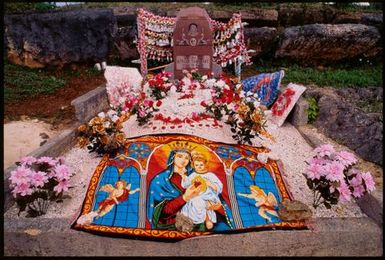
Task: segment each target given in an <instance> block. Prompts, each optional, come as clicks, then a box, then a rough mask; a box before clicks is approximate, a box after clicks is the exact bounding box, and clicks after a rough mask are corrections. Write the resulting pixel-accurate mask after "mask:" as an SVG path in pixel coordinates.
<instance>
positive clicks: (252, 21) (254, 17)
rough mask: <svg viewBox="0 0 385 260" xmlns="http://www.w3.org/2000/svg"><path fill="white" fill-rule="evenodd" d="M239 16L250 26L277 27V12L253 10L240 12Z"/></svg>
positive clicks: (272, 10)
mask: <svg viewBox="0 0 385 260" xmlns="http://www.w3.org/2000/svg"><path fill="white" fill-rule="evenodd" d="M241 15H242V21H245V22H247V23H249V25H250V26H277V25H278V11H277V10H274V9H259V8H253V9H250V10H247V11H241ZM230 17H231V16H230Z"/></svg>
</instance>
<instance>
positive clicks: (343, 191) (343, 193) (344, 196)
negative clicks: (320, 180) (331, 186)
mask: <svg viewBox="0 0 385 260" xmlns="http://www.w3.org/2000/svg"><path fill="white" fill-rule="evenodd" d="M337 190H338V191H339V193H340V201H341V202H342V203H346V202H348V201H350V199H351V197H352V193H351V192H350V189H349V187H348V185H346V183H345V182H344V181H342V182H341V183H340V186H339V187H338V188H337Z"/></svg>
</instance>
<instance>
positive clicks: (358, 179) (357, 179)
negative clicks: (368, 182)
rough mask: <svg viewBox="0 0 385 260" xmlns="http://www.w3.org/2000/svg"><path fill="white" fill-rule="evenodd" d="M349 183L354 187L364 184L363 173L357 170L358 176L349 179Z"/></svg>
mask: <svg viewBox="0 0 385 260" xmlns="http://www.w3.org/2000/svg"><path fill="white" fill-rule="evenodd" d="M349 184H350V185H351V186H353V187H355V186H360V185H361V184H362V178H361V173H360V172H357V174H356V176H355V177H353V178H352V179H351V180H350V181H349Z"/></svg>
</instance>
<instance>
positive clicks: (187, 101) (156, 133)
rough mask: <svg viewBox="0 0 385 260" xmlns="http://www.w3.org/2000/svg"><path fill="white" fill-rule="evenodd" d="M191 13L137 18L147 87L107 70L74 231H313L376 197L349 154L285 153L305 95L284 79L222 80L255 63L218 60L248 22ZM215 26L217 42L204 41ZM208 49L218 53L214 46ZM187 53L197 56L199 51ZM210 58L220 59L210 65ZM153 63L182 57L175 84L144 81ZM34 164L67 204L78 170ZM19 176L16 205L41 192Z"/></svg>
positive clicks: (169, 79)
mask: <svg viewBox="0 0 385 260" xmlns="http://www.w3.org/2000/svg"><path fill="white" fill-rule="evenodd" d="M192 10H193V11H194V12H193V14H195V16H194V15H190V16H189V15H188V14H189V12H188V10H187V11H183V12H181V14H180V17H179V19H176V20H175V19H173V18H161V17H156V16H154V15H152V14H151V13H149V12H146V11H144V10H139V14H138V27H139V36H140V37H139V40H138V49H139V50H140V52H141V60H142V62H141V69H142V75H144V77H143V80H142V81H140V80H138V79H139V77H138V75H137V74H136V75H134V74H132V75H131V74H130V75H131V76H132V77H131V76H130V77H129V76H128V77H125V78H121V79H117V77H116V76H115V75H114V73H113V72H114V69H113V68H111V67H110V68H108V67H107V70H106V73H107V74H108V76H107V80H108V83H107V90H108V98H109V101H110V105H111V108H112V109H111V110H110V111H108V112H107V113H103V112H101V113H100V114H99V115H98V116H97V117H95V118H93V119H91V120H90V121H89V122H88V123H86V124H83V125H81V126H80V127H79V129H78V135H79V139H78V141H79V145H80V147H81V148H87V149H88V150H89V151H90V152H93V153H96V154H98V155H99V156H101V157H102V159H101V160H100V159H98V160H99V162H98V163H97V164H96V163H95V162H96V161H95V160H96V159H97V158H95V159H94V160H93V162H94V163H93V165H94V166H93V167H91V169H88V172H89V173H92V174H89V179H88V180H89V183H88V185H87V187H88V188H87V190H86V191H85V193H84V192H83V193H84V197H85V199H84V201H83V203H82V205H81V207H80V211H79V212H77V213H76V214H75V218H74V220H73V223H72V227H73V228H74V229H77V230H84V231H89V232H96V233H101V234H105V235H107V234H108V235H123V236H129V237H131V236H137V237H157V238H165V239H184V238H188V237H193V236H201V235H209V234H215V233H231V232H236V231H249V230H265V229H270V230H271V229H299V228H300V229H303V228H309V225H308V222H307V220H308V219H309V218H311V216H312V211H311V210H310V209H309V207H308V206H310V205H312V206H313V207H314V208H315V209H316V214H318V215H325V214H326V215H327V214H336V213H335V212H334V213H325V209H323V210H322V209H321V210H320V209H317V207H319V206H320V205H324V206H325V207H326V208H330V207H331V205H333V204H337V203H338V201H339V199H340V200H343V201H345V202H349V201H351V199H352V198H358V197H360V196H362V195H363V194H364V193H366V192H370V191H372V190H373V187H374V186H373V180H372V179H371V176H370V174H369V175H368V174H367V173H365V174H364V173H360V172H358V171H351V170H352V167H351V166H352V165H354V164H355V163H356V161H357V160H356V158H355V157H354V156H353V155H352V154H350V153H346V152H340V153H337V152H336V151H334V149H333V148H332V147H330V146H327V145H326V146H322V147H320V148H318V150H317V149H316V150H315V151H314V152H317V154H316V155H315V156H314V158H313V159H312V160H311V161H310V166H309V167H307V166H306V164H305V163H304V162H303V163H299V162H298V161H299V158H306V157H308V158H309V157H310V154H312V152H311V149H310V148H309V147H307V148H306V149H304V150H303V151H302V153H300V151H298V150H296V151H291V153H292V154H294V155H290V153H287V152H286V151H285V149H288V150H290V148H287V147H290V146H292V147H294V146H295V145H298V144H297V143H296V140H298V136H297V137H295V134H293V135H292V136H285V135H284V134H283V132H282V131H281V126H282V124H283V123H284V121H285V119H286V117H287V116H288V114H289V112H290V111H291V109H292V108H293V107H294V105H295V103H296V101H297V100H298V98H299V96H300V95H301V94H302V93H303V92H304V91H305V88H304V87H303V86H299V85H296V84H289V85H288V86H287V87H286V88H285V89H280V87H281V84H280V82H281V79H282V77H284V72H283V71H279V72H275V73H265V74H260V75H256V76H255V77H251V78H248V79H244V80H241V81H240V80H239V77H233V78H232V77H229V76H227V75H225V74H223V73H221V74H217V75H215V73H213V70H214V66H215V65H214V64H215V62H216V61H220V62H219V63H220V64H224V65H225V64H226V63H227V62H230V61H231V60H232V59H234V62H237V63H238V64H241V62H242V60H244V59H247V58H246V57H247V51H246V50H245V51H246V52H244V51H243V49H240V51H239V52H238V54H237V55H238V56H237V55H235V56H231V55H228V56H226V57H227V58H226V60H218V56H221V53H222V51H223V50H224V49H227V48H228V47H223V48H222V47H221V45H219V47H218V46H216V45H215V39H218V42H219V43H220V42H221V39H222V38H223V35H225V38H226V37H228V38H231V33H234V32H236V34H235V39H238V40H239V39H242V37H243V35H242V30H239V31H238V29H239V28H241V26H242V23H241V20H240V15H234V17H233V19H232V20H230V22H229V23H228V24H223V23H218V22H215V21H213V20H211V19H210V18H209V17H208V16H207V15H205V12H202V10H200V11H199V10H198V9H196V8H194V9H192ZM197 17H199V19H197ZM202 17H205V19H201V18H202ZM205 22H206V24H205ZM179 23H180V24H179ZM195 26H196V28H195ZM239 26H240V27H239ZM171 28H178V30H181V31H179V33H178V34H175V36H174V37H172V39H173V41H174V46H173V51H174V52H172V51H171V49H164V48H163V47H161V46H158V44H159V42H157V43H156V44H153V43H154V41H153V38H151V37H155V36H154V35H158V34H167V35H168V36H170V37H171V34H172V33H173V30H171ZM186 28H189V29H186ZM192 28H195V29H192ZM208 28H210V30H211V33H212V34H213V35H215V37H214V40H212V39H211V38H210V37H208V38H205V35H206V34H207V32H206V31H205V30H207V29H208ZM218 30H219V31H218ZM186 33H187V35H188V36H186V35H183V34H186ZM229 34H230V36H229ZM196 35H197V36H199V37H201V36H202V35H203V38H199V37H197V38H194V36H196ZM217 35H219V36H217ZM145 36H146V37H145ZM158 36H159V35H158ZM162 37H163V36H162ZM162 37H160V36H159V38H160V39H163V41H164V40H165V39H169V38H162ZM198 38H199V39H198ZM158 41H159V40H158ZM210 41H213V43H212V47H213V50H214V51H213V52H210V50H209V49H208V48H207V44H209V43H210ZM176 42H177V44H176ZM165 44H166V43H165V42H163V43H162V44H160V45H165ZM200 44H202V45H201V46H200ZM231 44H233V41H232V40H231ZM231 44H230V46H232V45H231ZM234 44H235V45H236V44H237V41H235V42H234ZM242 44H243V43H242V41H241V42H240V46H242ZM225 45H226V46H227V44H226V43H225ZM188 46H190V47H191V48H192V47H197V48H198V47H199V49H196V53H194V51H193V50H194V49H193V48H192V49H189V48H190V47H188ZM236 46H237V45H236ZM158 47H159V48H158ZM182 47H183V48H188V50H189V51H183V50H184V49H183V48H182ZM178 48H180V49H178ZM235 49H237V48H235ZM166 50H167V51H166ZM186 50H187V49H186ZM231 52H232V51H231V49H230V53H231ZM164 53H166V54H165V56H162V55H163V54H164ZM182 54H184V55H182ZM222 54H223V53H222ZM148 55H153V56H148ZM154 55H155V56H154ZM194 55H195V56H196V58H194V59H190V57H191V56H194ZM207 55H209V56H210V57H211V55H212V59H211V58H210V59H209V61H208V62H207V57H206V56H207ZM182 56H185V57H183V58H178V57H182ZM154 57H156V58H158V59H160V58H163V59H168V60H170V59H171V57H173V59H174V63H172V64H171V65H170V67H172V70H171V71H172V72H173V73H175V75H172V74H171V73H170V72H167V71H162V72H160V73H157V74H155V75H151V74H149V75H147V74H146V73H147V72H146V71H147V67H146V60H147V59H146V58H154ZM215 57H217V58H215ZM221 57H222V58H223V57H225V56H223V55H222V56H221ZM186 60H187V62H186ZM186 68H188V69H189V70H186ZM115 69H117V68H115ZM239 69H240V65H239V66H238V72H239ZM238 76H239V75H238ZM110 77H111V78H110ZM297 135H298V133H297ZM290 138H291V139H292V140H293V141H294V142H295V143H290ZM288 139H289V140H288ZM283 142H284V143H285V145H286V147H285V148H284V147H283V146H282V143H283ZM293 149H296V148H293ZM314 152H313V153H314ZM83 156H84V155H83ZM328 158H330V160H328ZM36 162H39V165H38V167H40V168H38V170H39V171H38V172H37V173H36V174H35V175H36V176H37V175H41V176H40V177H39V178H40V179H39V178H38V177H36V178H37V179H39V180H40V181H39V182H38V181H35V182H36V185H35V186H36V187H39V186H40V187H43V188H46V189H48V190H49V189H51V193H48V195H50V196H51V197H52V198H53V199H60V196H61V195H62V194H63V192H65V191H67V190H68V180H69V179H70V177H71V174H70V173H69V170H68V169H67V168H65V169H61V170H57V168H55V167H59V168H60V167H61V166H60V165H58V164H59V163H57V161H49V160H48V159H45V160H42V161H39V160H38V161H36V160H34V159H31V158H30V160H25V161H23V162H22V166H21V167H24V168H23V170H24V169H25V168H26V167H27V166H30V167H31V168H32V169H35V170H36V166H34V165H35V164H36ZM61 162H62V161H60V164H61ZM73 166H74V167H75V168H79V166H78V165H77V166H75V165H73ZM42 167H43V168H42ZM44 167H45V168H44ZM286 171H288V172H286ZM20 172H21V171H20V169H19V171H16V173H15V174H14V175H13V180H15V181H14V182H13V188H14V189H13V192H14V194H15V196H16V197H17V198H19V199H20V198H22V197H24V196H26V195H31V193H32V189H31V191H30V190H28V191H26V190H21V188H20V181H18V180H17V178H16V175H17V174H19V175H21V174H22V173H20ZM44 172H47V173H48V175H49V176H50V178H51V179H50V180H49V181H48V179H49V178H48V177H47V179H45V177H44V174H43V173H44ZM302 173H303V174H304V175H303V174H302ZM46 181H48V184H47V185H46V184H45V183H46ZM306 185H307V186H308V187H306ZM358 187H359V188H358ZM52 189H53V190H52ZM311 192H313V194H312V193H311ZM58 194H59V195H58ZM58 196H59V197H58ZM51 197H50V198H51ZM24 206H25V207H28V208H30V207H32V206H30V205H29V204H28V203H27V204H24ZM37 207H38V206H37ZM345 209H348V210H346V214H353V215H360V214H362V213H361V212H360V210H358V209H357V207H355V205H352V204H350V205H348V206H347V208H345ZM317 210H318V211H317ZM36 212H37V213H39V209H38V208H37V209H35V213H36ZM320 212H321V213H320ZM40 213H41V214H44V213H45V212H40ZM41 214H37V215H41Z"/></svg>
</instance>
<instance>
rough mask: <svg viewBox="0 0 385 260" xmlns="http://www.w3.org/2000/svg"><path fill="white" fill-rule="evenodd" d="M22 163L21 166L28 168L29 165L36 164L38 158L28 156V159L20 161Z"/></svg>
mask: <svg viewBox="0 0 385 260" xmlns="http://www.w3.org/2000/svg"><path fill="white" fill-rule="evenodd" d="M20 162H21V165H23V166H27V165H28V166H30V165H32V164H33V163H34V162H36V158H35V157H33V156H26V157H24V158H22V159H21V160H20Z"/></svg>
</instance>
